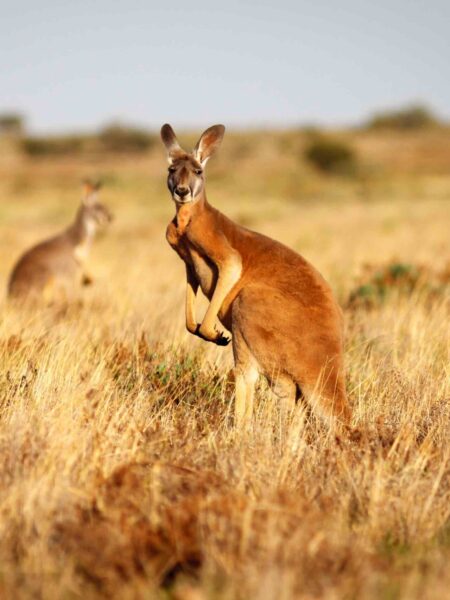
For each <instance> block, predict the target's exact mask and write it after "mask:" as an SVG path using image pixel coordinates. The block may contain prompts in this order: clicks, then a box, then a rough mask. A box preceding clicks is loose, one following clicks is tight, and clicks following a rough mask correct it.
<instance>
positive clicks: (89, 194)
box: [83, 179, 102, 204]
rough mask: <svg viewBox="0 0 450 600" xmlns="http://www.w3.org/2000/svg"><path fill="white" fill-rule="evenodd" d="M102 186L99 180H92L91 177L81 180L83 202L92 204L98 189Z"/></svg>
mask: <svg viewBox="0 0 450 600" xmlns="http://www.w3.org/2000/svg"><path fill="white" fill-rule="evenodd" d="M101 187H102V184H101V182H100V181H92V179H85V180H84V181H83V204H92V203H93V202H94V201H95V199H96V197H97V192H98V190H99V189H100V188H101Z"/></svg>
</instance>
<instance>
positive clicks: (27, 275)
mask: <svg viewBox="0 0 450 600" xmlns="http://www.w3.org/2000/svg"><path fill="white" fill-rule="evenodd" d="M99 189H100V184H99V183H93V182H91V181H88V180H87V181H85V182H84V184H83V199H82V202H81V206H80V208H79V209H78V212H77V215H76V218H75V221H74V222H73V223H72V224H71V225H70V226H69V227H68V228H67V229H65V230H64V231H63V232H62V233H60V234H59V235H56V236H54V237H52V238H50V239H47V240H45V241H43V242H41V243H39V244H37V245H36V246H33V247H32V248H30V249H29V250H28V251H27V252H25V253H24V254H23V255H22V256H21V257H20V259H19V260H18V262H17V263H16V265H15V267H14V269H13V271H12V273H11V276H10V279H9V285H8V295H9V296H10V297H11V298H14V299H16V300H20V301H23V300H27V301H28V300H33V301H36V300H42V299H44V300H47V299H48V300H68V299H70V298H71V297H73V295H74V293H75V291H76V288H77V287H78V286H79V285H80V284H81V283H83V284H87V283H90V282H91V279H90V277H88V276H87V275H86V273H85V271H84V267H85V262H86V259H87V257H88V254H89V251H90V248H91V245H92V242H93V239H94V236H95V233H96V231H97V229H99V228H101V227H103V226H105V225H106V223H109V222H110V221H111V219H112V215H111V213H110V212H109V210H108V209H107V208H106V206H105V205H104V204H102V203H101V202H100V201H99V199H98V190H99Z"/></svg>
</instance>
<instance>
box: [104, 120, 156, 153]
mask: <svg viewBox="0 0 450 600" xmlns="http://www.w3.org/2000/svg"><path fill="white" fill-rule="evenodd" d="M98 140H99V142H100V145H101V147H102V149H103V150H105V151H107V152H145V151H146V150H149V149H150V148H151V147H152V146H153V145H154V144H155V141H156V140H155V136H154V135H153V134H151V133H149V132H148V131H145V130H142V129H137V128H133V127H128V126H125V125H119V124H112V125H108V126H107V127H105V128H104V129H103V130H102V131H100V133H99V134H98Z"/></svg>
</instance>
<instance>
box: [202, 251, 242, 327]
mask: <svg viewBox="0 0 450 600" xmlns="http://www.w3.org/2000/svg"><path fill="white" fill-rule="evenodd" d="M241 273H242V263H241V260H240V257H239V255H237V254H235V255H233V256H232V257H231V258H230V259H229V260H227V261H226V262H225V263H224V265H223V266H222V268H220V269H219V278H218V280H217V284H216V288H215V290H214V293H213V296H212V298H211V302H210V304H209V306H208V309H207V311H206V313H205V316H204V318H203V321H202V324H201V326H200V333H201V334H203V335H205V336H207V335H208V334H213V332H214V326H215V321H216V319H217V317H218V314H219V311H220V309H221V307H222V304H223V302H224V300H225V298H226V297H227V296H228V294H229V293H230V292H231V290H232V288H233V287H234V286H235V285H236V283H237V282H238V281H239V279H240V277H241Z"/></svg>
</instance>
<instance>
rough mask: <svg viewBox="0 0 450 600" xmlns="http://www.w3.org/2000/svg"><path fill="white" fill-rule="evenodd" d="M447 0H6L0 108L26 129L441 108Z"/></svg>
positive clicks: (448, 57) (238, 122)
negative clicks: (416, 105)
mask: <svg viewBox="0 0 450 600" xmlns="http://www.w3.org/2000/svg"><path fill="white" fill-rule="evenodd" d="M449 30H450V2H449V1H448V0H442V1H439V0H428V1H415V0H371V1H367V0H333V1H332V0H328V1H325V0H307V1H304V0H258V1H256V0H224V1H222V2H215V1H214V0H209V1H208V0H207V1H205V0H197V1H196V0H190V1H189V2H188V1H184V2H181V1H180V0H170V1H167V0H166V1H165V2H160V3H155V2H153V1H152V0H147V1H145V0H124V1H121V2H118V1H116V0H91V1H90V2H87V1H85V0H78V1H72V2H69V1H66V2H64V1H62V0H59V1H55V0H35V1H30V0H3V2H2V4H1V11H0V57H1V69H0V110H4V109H16V108H18V109H20V110H21V111H23V112H24V113H25V114H26V115H27V116H28V117H29V125H30V127H31V128H32V129H33V130H34V131H42V132H46V131H62V130H75V129H77V128H83V129H91V128H95V127H98V126H100V125H101V124H104V123H107V122H109V121H111V120H114V119H120V120H123V121H126V122H131V123H136V124H142V125H146V126H151V127H159V126H160V124H161V123H162V122H165V121H169V122H171V123H173V124H174V125H178V126H188V127H200V126H204V125H207V124H211V123H213V122H218V121H219V122H223V123H225V124H226V125H228V126H231V127H233V126H254V125H268V126H270V125H277V126H285V125H286V126H288V125H290V124H292V123H301V122H325V123H329V124H346V123H353V122H357V121H358V120H360V119H363V118H364V117H365V116H366V115H367V114H368V113H370V112H371V111H372V110H374V109H378V108H384V107H391V106H398V105H402V104H404V103H408V102H412V101H423V102H426V103H428V104H429V105H430V106H431V107H433V108H434V109H435V110H436V111H438V113H440V114H441V115H442V116H444V117H446V118H450V34H449Z"/></svg>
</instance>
